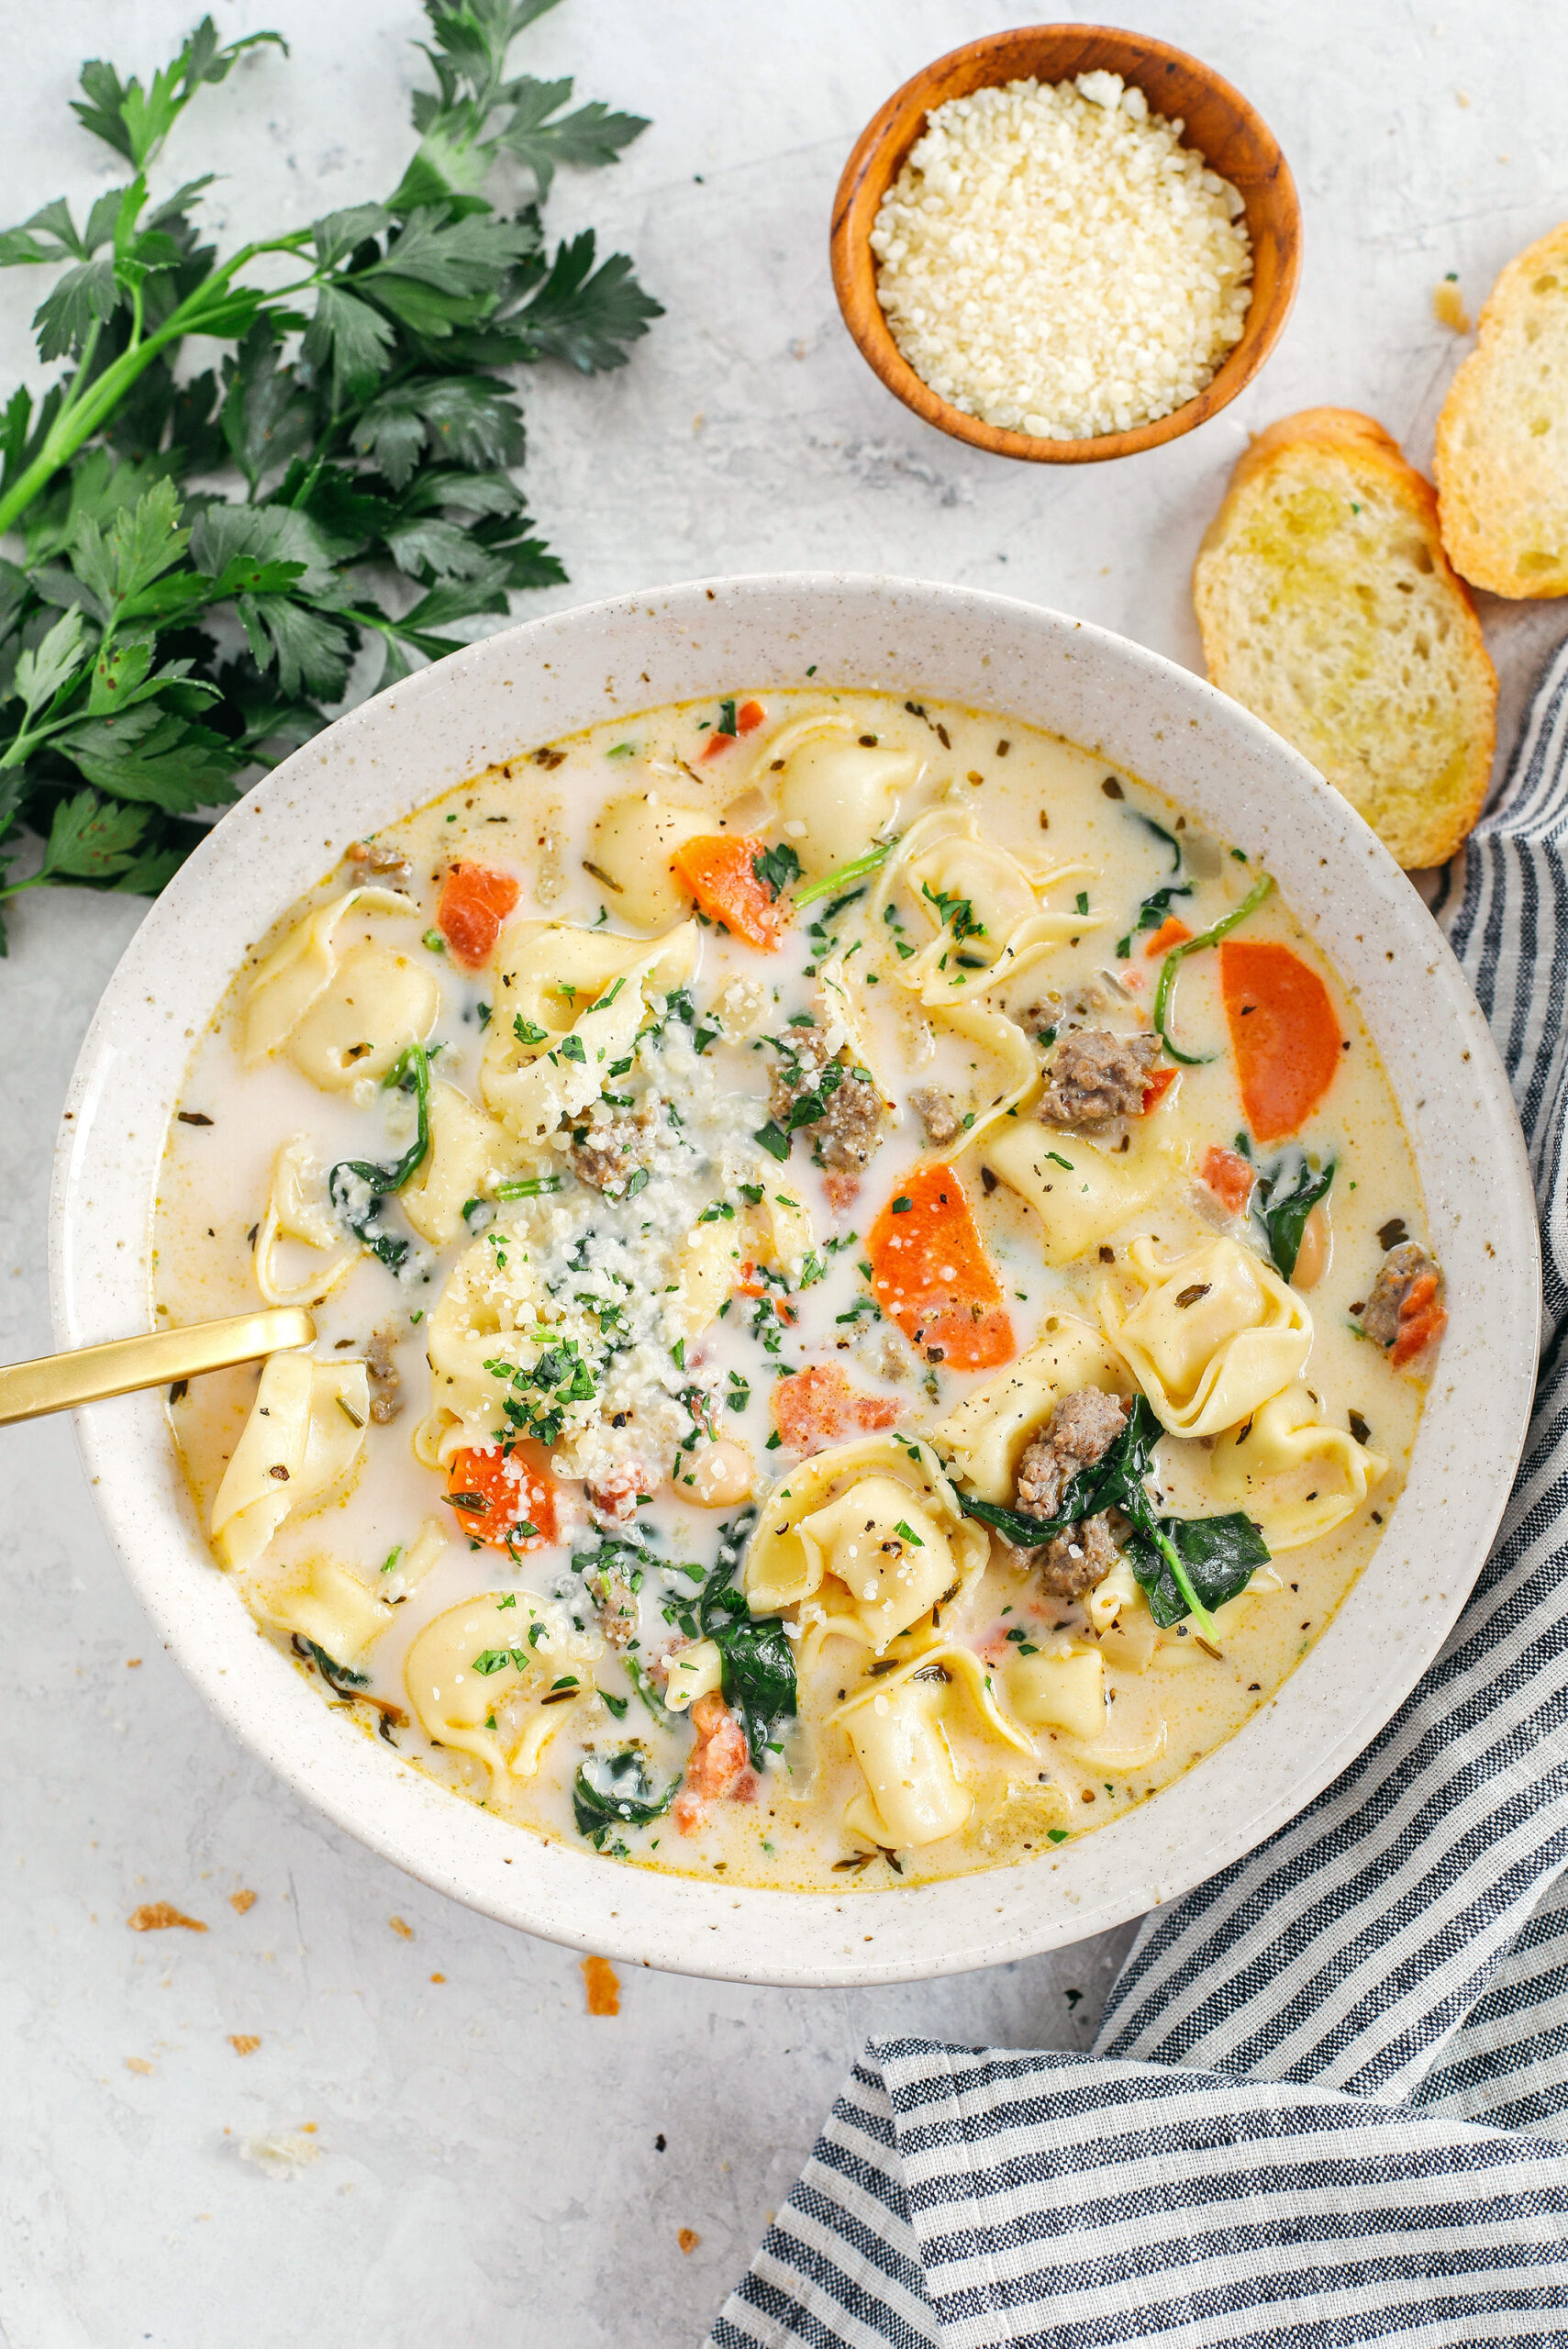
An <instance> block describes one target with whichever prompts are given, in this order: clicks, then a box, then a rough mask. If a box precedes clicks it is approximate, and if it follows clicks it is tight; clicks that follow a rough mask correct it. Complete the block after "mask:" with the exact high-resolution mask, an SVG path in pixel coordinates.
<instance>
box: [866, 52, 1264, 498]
mask: <svg viewBox="0 0 1568 2349" xmlns="http://www.w3.org/2000/svg"><path fill="white" fill-rule="evenodd" d="M1100 71H1109V72H1113V73H1119V74H1120V75H1121V77H1122V79H1123V81H1124V82H1129V83H1136V84H1137V86H1138V87H1139V88H1140V90H1141V91H1142V92H1143V95H1144V96H1145V97H1146V98H1147V99H1148V101H1149V107H1150V111H1151V113H1152V114H1160V115H1164V116H1165V117H1167V118H1169V117H1172V116H1179V117H1181V119H1182V121H1183V123H1184V125H1185V128H1184V131H1183V134H1182V137H1183V143H1184V145H1188V146H1192V147H1195V148H1196V149H1197V150H1198V152H1199V153H1200V154H1201V155H1202V156H1203V158H1204V160H1205V161H1206V162H1207V164H1208V166H1209V168H1210V169H1211V170H1212V171H1216V172H1218V173H1219V174H1220V176H1221V178H1223V179H1227V180H1229V182H1230V183H1231V184H1232V186H1234V187H1235V188H1236V190H1237V192H1238V193H1239V195H1240V197H1241V201H1242V203H1243V205H1244V206H1245V207H1246V220H1247V232H1248V234H1249V236H1250V237H1251V240H1252V299H1251V303H1250V304H1249V306H1248V310H1247V318H1246V324H1245V325H1244V327H1243V328H1242V330H1241V340H1240V342H1238V343H1237V344H1236V345H1235V347H1234V349H1233V350H1232V351H1230V352H1229V356H1228V357H1227V358H1226V360H1225V362H1224V363H1223V365H1221V366H1220V367H1219V368H1218V370H1217V371H1216V373H1215V375H1214V379H1213V381H1212V382H1211V383H1209V384H1207V385H1206V386H1205V388H1204V389H1203V390H1202V391H1201V392H1199V394H1198V395H1197V397H1196V398H1195V399H1191V400H1188V401H1187V402H1186V403H1185V405H1184V406H1182V407H1178V408H1173V410H1172V411H1171V413H1170V415H1169V416H1162V417H1159V418H1158V419H1157V420H1156V421H1155V422H1154V423H1152V424H1140V425H1136V426H1135V427H1134V428H1133V429H1132V430H1131V431H1129V432H1105V433H1101V434H1099V435H1097V436H1096V437H1095V439H1094V440H1043V439H1041V438H1040V436H1039V435H1038V434H1036V433H1032V432H1006V431H1004V430H1002V429H1001V428H1000V427H999V426H997V425H995V424H983V423H982V422H981V421H980V419H979V417H974V416H965V415H964V414H963V413H962V410H961V409H959V408H956V407H953V406H951V404H950V403H949V402H948V401H947V400H944V399H943V398H942V397H941V396H940V394H939V393H936V392H933V391H932V390H931V388H930V386H929V384H924V383H922V382H921V380H920V378H919V376H918V375H917V374H916V373H915V370H914V369H913V368H912V367H911V366H910V364H909V362H908V361H907V360H906V358H905V357H904V355H903V353H902V352H901V351H900V350H899V348H898V346H897V344H896V343H895V341H894V340H893V335H892V332H891V330H890V328H889V327H888V324H887V321H886V318H885V317H884V315H883V310H882V306H881V304H880V303H879V302H878V300H877V298H876V259H875V256H874V254H873V251H872V249H871V232H872V229H873V227H874V226H875V222H876V216H877V211H878V208H879V207H880V206H881V203H882V199H883V197H884V195H886V193H887V190H888V189H889V187H890V186H891V185H892V184H893V182H894V181H895V179H896V177H897V176H898V173H899V171H900V169H901V168H902V166H903V163H904V160H905V158H906V155H907V154H908V152H909V150H910V149H911V147H913V146H914V144H915V142H916V140H917V139H918V138H919V137H920V135H921V133H922V132H923V131H924V129H925V128H926V122H927V118H928V117H929V114H930V113H931V111H932V109H933V107H936V106H941V105H942V104H943V103H944V102H945V101H946V100H947V99H949V98H963V97H968V96H969V95H970V94H971V92H972V91H974V90H984V89H990V88H992V87H994V86H995V85H996V84H997V83H1005V82H1018V81H1025V80H1028V79H1030V78H1032V79H1034V80H1036V81H1039V82H1068V81H1072V80H1073V79H1074V78H1075V77H1076V76H1077V75H1078V74H1080V73H1092V72H1100ZM832 257H833V286H834V291H835V292H836V293H837V295H838V296H839V307H840V310H841V311H842V312H843V314H844V324H845V325H846V326H847V327H848V328H849V329H850V332H851V334H852V335H853V337H854V339H855V340H856V341H857V342H858V343H859V345H860V347H861V350H862V352H863V353H864V355H865V357H866V359H867V360H868V361H869V362H870V363H871V365H872V366H873V368H874V370H875V371H876V373H877V374H879V375H880V376H881V378H882V380H883V382H884V384H886V385H887V388H888V390H889V391H890V392H892V393H894V394H895V395H896V397H897V398H899V399H901V400H902V401H903V402H904V405H905V406H906V407H910V408H913V409H914V411H915V413H916V415H917V416H922V417H925V419H926V422H927V423H928V424H934V425H936V426H937V428H938V429H939V430H940V431H942V432H951V434H952V436H953V438H954V440H968V441H970V442H971V443H972V444H973V446H974V447H975V448H976V449H989V450H990V451H992V452H993V453H994V454H995V455H996V456H998V457H1027V458H1029V459H1030V460H1031V461H1032V462H1034V463H1036V464H1046V465H1081V464H1092V463H1097V462H1099V461H1100V460H1101V459H1103V458H1106V457H1129V456H1132V455H1134V454H1136V452H1137V451H1139V450H1140V449H1154V448H1158V447H1159V445H1160V444H1161V442H1162V441H1164V440H1176V439H1177V438H1178V437H1179V436H1180V435H1181V434H1182V433H1184V432H1190V431H1191V430H1192V429H1193V427H1194V425H1195V424H1202V423H1203V422H1204V421H1205V420H1206V419H1207V417H1211V416H1214V415H1217V414H1218V411H1219V409H1221V408H1222V407H1224V406H1226V404H1227V403H1228V402H1229V401H1230V400H1233V399H1234V398H1235V396H1236V395H1237V393H1238V392H1239V391H1240V389H1241V388H1242V386H1243V384H1250V383H1251V380H1252V377H1253V376H1254V375H1255V374H1256V373H1257V372H1258V370H1259V368H1260V367H1261V366H1262V363H1263V361H1264V360H1265V359H1266V358H1267V357H1268V354H1269V352H1270V351H1272V350H1273V346H1274V343H1275V342H1276V340H1278V338H1279V334H1280V330H1281V328H1283V327H1284V322H1285V320H1286V318H1287V317H1289V316H1290V306H1291V304H1292V303H1293V302H1294V301H1295V299H1296V281H1297V279H1298V278H1299V277H1300V274H1301V206H1300V204H1299V203H1298V201H1297V199H1296V183H1295V181H1294V180H1293V179H1292V178H1291V175H1290V167H1289V165H1288V164H1287V163H1286V161H1285V160H1284V156H1283V155H1282V154H1281V152H1280V150H1279V145H1278V142H1277V140H1276V139H1275V138H1274V136H1273V132H1272V131H1271V130H1270V128H1269V127H1268V125H1267V123H1265V122H1264V121H1263V119H1262V116H1261V115H1260V114H1259V113H1258V112H1257V109H1256V108H1255V107H1253V106H1249V105H1248V103H1247V101H1246V99H1245V98H1244V97H1243V96H1242V95H1241V94H1240V91H1239V90H1233V89H1232V88H1231V86H1230V84H1229V82H1226V81H1223V80H1222V79H1221V78H1220V76H1219V75H1218V73H1216V72H1213V70H1212V69H1211V68H1210V67H1209V66H1207V65H1201V64H1200V63H1199V62H1198V61H1197V59H1196V58H1195V57H1188V56H1187V55H1186V54H1185V53H1184V51H1183V50H1179V49H1172V48H1170V47H1169V46H1168V45H1167V44H1166V43H1165V42H1164V41H1162V40H1150V39H1146V38H1145V36H1144V35H1143V34H1141V33H1124V32H1118V31H1117V30H1116V29H1115V28H1113V27H1110V26H1107V25H1023V26H1019V27H1018V28H1017V29H1015V30H1014V31H1012V32H1005V33H990V34H988V35H987V36H986V38H985V39H984V40H973V41H969V42H967V43H966V44H965V46H964V47H963V48H962V49H955V50H951V51H950V52H949V54H948V55H947V56H946V57H939V58H938V59H937V61H936V62H935V64H933V65H928V66H926V67H925V68H924V70H923V71H922V72H918V73H917V74H916V75H915V77H914V79H913V80H912V81H909V82H906V83H905V84H904V87H903V88H902V89H901V90H895V92H894V94H893V95H892V97H890V98H889V99H888V101H887V104H886V105H885V106H884V107H883V109H882V111H881V112H880V114H878V115H876V116H874V117H873V119H872V120H871V121H870V122H869V123H868V124H867V125H866V128H864V130H863V131H862V133H861V136H860V138H859V139H858V140H857V141H856V143H855V149H854V152H853V153H852V154H851V157H850V160H849V161H848V162H847V163H846V164H845V166H844V173H843V177H842V178H841V179H840V182H839V192H838V195H836V196H835V198H834V201H833V238H832Z"/></svg>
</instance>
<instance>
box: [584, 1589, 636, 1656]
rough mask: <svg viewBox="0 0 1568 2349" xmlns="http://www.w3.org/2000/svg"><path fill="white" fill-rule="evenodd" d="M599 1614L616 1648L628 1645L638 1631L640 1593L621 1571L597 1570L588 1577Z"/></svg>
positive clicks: (606, 1633)
mask: <svg viewBox="0 0 1568 2349" xmlns="http://www.w3.org/2000/svg"><path fill="white" fill-rule="evenodd" d="M588 1587H589V1590H590V1591H591V1592H592V1594H593V1598H594V1604H595V1609H596V1611H597V1614H598V1618H599V1629H600V1630H601V1631H603V1633H604V1635H605V1637H606V1640H607V1641H608V1642H609V1643H610V1645H611V1647H612V1648H624V1647H626V1646H627V1645H628V1643H629V1642H630V1641H631V1639H632V1637H633V1636H634V1634H635V1632H636V1631H637V1595H636V1593H635V1592H634V1591H633V1589H632V1587H631V1585H630V1584H629V1583H628V1581H627V1580H626V1579H625V1577H624V1576H623V1575H617V1574H595V1575H589V1577H588Z"/></svg>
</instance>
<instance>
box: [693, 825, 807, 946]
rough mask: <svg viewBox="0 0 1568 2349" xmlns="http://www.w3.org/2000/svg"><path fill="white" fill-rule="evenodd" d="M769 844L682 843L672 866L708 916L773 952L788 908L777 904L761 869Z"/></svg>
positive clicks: (733, 840)
mask: <svg viewBox="0 0 1568 2349" xmlns="http://www.w3.org/2000/svg"><path fill="white" fill-rule="evenodd" d="M764 845H765V843H764V842H763V841H760V840H751V839H749V838H745V837H742V836H736V835H733V834H730V835H719V836H717V837H704V838H701V839H698V840H695V841H684V842H683V844H682V845H681V847H679V848H678V849H677V850H676V851H675V853H674V855H673V857H672V858H671V860H670V862H671V863H672V864H673V867H674V869H675V872H676V873H677V874H679V876H680V878H681V879H682V880H683V881H684V883H685V885H686V886H687V888H688V889H689V890H690V891H691V893H692V895H693V896H694V897H695V899H696V901H697V903H698V905H699V906H700V907H702V909H703V911H704V913H705V914H707V915H709V916H710V917H711V918H712V919H713V920H714V921H721V922H722V923H723V924H724V927H725V928H726V930H729V931H731V932H732V933H733V935H734V936H735V937H737V938H743V939H745V941H746V942H747V944H748V945H750V946H760V947H761V948H762V951H763V952H764V953H771V952H773V949H774V948H775V947H776V946H777V944H778V942H779V940H780V939H781V938H782V937H783V935H784V929H785V927H786V925H787V923H788V920H789V908H788V907H786V906H784V904H783V903H782V902H780V901H778V900H776V899H775V898H774V896H773V891H772V890H771V889H770V888H769V886H768V885H767V883H766V882H765V881H764V880H763V879H762V877H761V875H760V874H759V873H758V871H757V867H756V862H755V860H756V859H757V858H758V857H759V856H761V854H762V850H763V847H764Z"/></svg>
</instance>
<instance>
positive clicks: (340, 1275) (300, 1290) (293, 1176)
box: [255, 1134, 364, 1305]
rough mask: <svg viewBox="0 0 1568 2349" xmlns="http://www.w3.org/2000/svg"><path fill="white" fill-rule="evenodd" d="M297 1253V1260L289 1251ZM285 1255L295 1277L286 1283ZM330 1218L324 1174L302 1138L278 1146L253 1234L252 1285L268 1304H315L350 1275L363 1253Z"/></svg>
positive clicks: (297, 1136) (300, 1136) (358, 1243)
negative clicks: (263, 1207)
mask: <svg viewBox="0 0 1568 2349" xmlns="http://www.w3.org/2000/svg"><path fill="white" fill-rule="evenodd" d="M296 1250H297V1251H303V1252H304V1253H303V1256H301V1255H299V1254H296V1253H295V1251H296ZM285 1252H288V1253H290V1254H294V1264H295V1272H296V1273H297V1274H298V1275H300V1277H299V1278H297V1279H295V1280H293V1281H291V1280H290V1279H289V1278H288V1277H287V1274H286V1271H285V1268H284V1253H285ZM363 1252H364V1250H363V1245H362V1243H361V1241H358V1240H352V1239H350V1236H349V1234H348V1233H347V1232H346V1231H345V1230H344V1229H343V1226H342V1225H341V1224H340V1223H339V1220H338V1219H337V1217H336V1216H335V1215H334V1214H333V1212H332V1209H331V1206H330V1203H329V1202H328V1197H327V1181H326V1170H325V1168H324V1167H323V1166H322V1164H321V1163H320V1161H319V1159H317V1155H316V1152H314V1150H313V1149H312V1148H311V1146H310V1138H309V1136H308V1135H307V1134H295V1136H294V1137H293V1138H292V1140H290V1141H286V1142H284V1146H283V1148H282V1150H280V1151H279V1152H278V1155H277V1163H276V1164H275V1165H274V1166H273V1169H272V1189H271V1191H270V1192H269V1194H268V1196H267V1212H266V1214H265V1215H264V1216H263V1218H262V1219H261V1230H260V1231H259V1232H258V1234H257V1236H256V1259H255V1264H256V1286H257V1287H258V1288H259V1289H260V1290H261V1295H262V1296H263V1297H265V1298H266V1300H267V1303H268V1304H269V1305H318V1304H319V1303H320V1302H321V1300H322V1298H323V1297H328V1296H330V1294H331V1292H332V1291H333V1290H334V1289H335V1288H336V1287H337V1286H338V1284H339V1281H341V1280H343V1279H345V1278H346V1277H347V1275H349V1274H350V1273H351V1272H352V1271H353V1269H354V1266H355V1265H356V1264H358V1263H359V1261H360V1258H361V1255H362V1254H363Z"/></svg>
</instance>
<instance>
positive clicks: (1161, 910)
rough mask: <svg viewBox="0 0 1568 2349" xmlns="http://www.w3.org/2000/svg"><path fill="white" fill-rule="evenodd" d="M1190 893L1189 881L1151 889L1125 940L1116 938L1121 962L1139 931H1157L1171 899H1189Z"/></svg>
mask: <svg viewBox="0 0 1568 2349" xmlns="http://www.w3.org/2000/svg"><path fill="white" fill-rule="evenodd" d="M1192 893H1193V885H1192V883H1191V882H1190V881H1167V882H1166V883H1165V884H1164V885H1163V887H1162V888H1159V889H1151V891H1150V892H1149V895H1148V896H1146V897H1145V898H1144V900H1143V902H1142V904H1141V905H1140V907H1139V908H1138V914H1137V918H1135V920H1134V922H1133V925H1132V928H1131V929H1130V930H1129V931H1128V933H1127V936H1126V937H1125V938H1118V941H1117V949H1116V951H1117V952H1118V954H1119V955H1120V956H1121V959H1122V961H1123V962H1124V963H1125V962H1126V960H1127V958H1128V956H1129V954H1130V953H1131V952H1132V941H1133V940H1134V939H1135V938H1136V937H1137V936H1138V935H1139V934H1140V931H1142V930H1158V929H1159V927H1160V925H1161V923H1162V921H1163V920H1164V919H1165V918H1166V916H1167V915H1168V914H1169V912H1170V910H1171V900H1172V898H1173V897H1190V896H1192Z"/></svg>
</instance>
